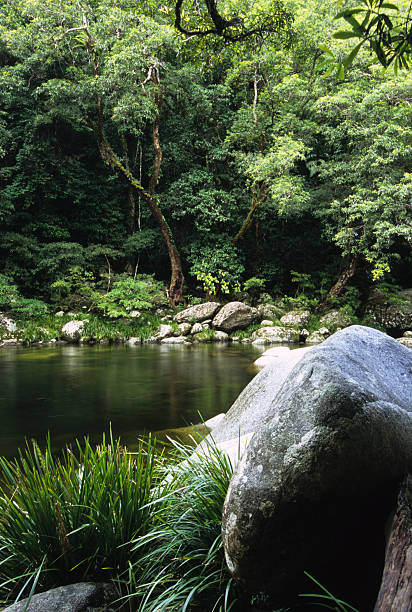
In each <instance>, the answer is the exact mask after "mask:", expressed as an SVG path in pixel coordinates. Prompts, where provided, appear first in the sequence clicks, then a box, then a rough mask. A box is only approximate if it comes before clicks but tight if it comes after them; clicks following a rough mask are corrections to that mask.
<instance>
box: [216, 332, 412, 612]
mask: <svg viewBox="0 0 412 612" xmlns="http://www.w3.org/2000/svg"><path fill="white" fill-rule="evenodd" d="M274 375H275V376H276V369H275V367H273V366H268V367H266V368H265V369H264V370H262V372H261V373H260V374H259V375H258V376H257V377H256V378H255V379H254V380H253V381H252V383H250V385H249V387H248V388H247V391H246V390H245V391H246V393H245V392H243V394H241V395H240V396H239V398H238V400H237V406H236V412H237V413H238V414H239V417H241V416H242V414H243V413H244V412H245V411H246V412H251V406H256V407H258V411H259V404H260V401H261V400H263V403H264V409H263V410H262V409H260V418H257V419H256V420H254V422H253V423H251V426H252V427H255V428H256V433H255V434H254V436H253V438H252V440H251V442H250V444H249V446H248V447H247V449H246V451H245V453H244V455H243V457H242V459H241V461H240V462H239V464H238V466H237V469H236V471H235V473H234V475H233V478H232V480H231V483H230V486H229V490H228V493H227V497H226V501H225V504H224V512H223V524H222V534H223V540H224V547H225V554H226V560H227V564H228V567H229V569H230V571H231V572H232V574H233V576H234V577H235V578H236V579H237V580H238V581H239V582H240V583H241V585H242V587H243V589H244V591H245V593H246V594H248V595H249V596H253V595H254V594H256V593H264V594H265V596H267V598H268V601H269V602H270V604H272V605H273V606H274V607H275V606H281V605H283V606H284V605H289V603H290V601H291V599H293V598H294V595H295V596H297V595H298V593H302V592H308V590H307V589H308V588H311V587H310V585H309V584H308V583H305V577H304V571H307V572H309V573H310V574H311V575H312V576H314V577H315V578H316V579H317V580H319V581H320V582H321V583H322V584H325V585H327V587H328V589H329V590H330V591H331V592H333V593H338V594H339V596H340V597H341V598H342V599H346V600H347V601H351V603H352V604H354V605H356V607H360V609H362V610H372V609H373V603H374V599H375V598H376V594H377V591H378V588H379V583H380V578H381V570H382V564H383V557H384V525H385V521H386V518H387V516H388V514H389V512H390V510H391V507H392V505H393V504H394V502H395V499H396V490H397V487H398V484H399V482H400V481H401V480H402V478H403V476H404V474H405V472H406V471H407V470H411V468H412V405H411V402H412V400H411V398H412V353H411V352H410V350H409V349H407V348H405V347H404V346H402V345H401V344H399V343H398V342H396V340H393V339H392V338H390V337H388V336H386V335H385V334H383V333H381V332H379V331H377V330H374V329H370V328H366V327H361V326H352V327H349V328H347V329H345V330H342V331H339V332H337V333H336V334H334V335H333V336H332V337H331V338H329V339H328V340H326V341H325V342H324V343H322V345H320V346H317V347H313V348H312V349H311V350H310V351H308V352H307V353H306V354H305V355H304V356H303V358H302V359H301V360H300V361H299V362H298V363H297V364H296V366H295V367H294V368H293V369H292V371H291V372H290V373H289V376H288V377H287V378H286V380H285V381H284V382H283V384H282V385H281V387H280V385H278V384H277V381H276V378H275V376H274ZM272 378H275V380H272ZM263 385H264V386H265V387H266V393H265V394H264V395H263V397H262V386H263ZM271 390H272V396H271V397H270V398H269V397H268V394H269V393H270V391H271ZM242 395H243V398H242ZM235 404H236V402H235ZM231 410H233V409H231ZM229 412H230V411H229ZM238 420H240V418H239V419H238ZM219 427H220V426H218V427H217V428H216V430H215V432H216V431H217V430H219ZM246 431H247V429H246V430H244V429H243V428H241V434H243V433H245V432H246ZM215 432H214V437H215V435H216V433H215ZM257 560H258V562H257ZM270 609H272V608H270Z"/></svg>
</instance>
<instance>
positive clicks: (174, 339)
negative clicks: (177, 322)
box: [160, 336, 188, 344]
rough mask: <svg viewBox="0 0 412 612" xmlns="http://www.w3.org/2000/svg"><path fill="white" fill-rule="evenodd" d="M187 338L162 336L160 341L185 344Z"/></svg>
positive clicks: (162, 342)
mask: <svg viewBox="0 0 412 612" xmlns="http://www.w3.org/2000/svg"><path fill="white" fill-rule="evenodd" d="M187 342H188V339H187V338H186V336H171V337H167V338H163V339H162V340H161V341H160V343H161V344H186V343H187Z"/></svg>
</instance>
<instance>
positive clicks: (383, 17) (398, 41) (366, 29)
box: [334, 0, 412, 74]
mask: <svg viewBox="0 0 412 612" xmlns="http://www.w3.org/2000/svg"><path fill="white" fill-rule="evenodd" d="M410 11H411V3H410V2H407V1H405V2H402V1H400V2H399V1H397V2H396V3H393V2H385V0H362V4H360V5H359V6H356V7H354V8H352V7H351V8H346V9H344V10H343V11H340V12H339V13H338V14H337V15H336V17H335V18H336V19H344V20H345V21H346V27H349V28H350V29H347V30H339V31H338V32H335V34H334V37H335V38H337V39H340V40H347V39H353V38H357V39H358V40H360V42H359V43H358V44H357V45H356V46H355V47H353V48H352V50H351V51H350V53H349V54H348V55H347V56H346V57H345V59H344V61H343V63H342V64H341V65H342V66H344V67H345V68H347V67H348V66H350V65H351V64H352V63H353V61H354V59H355V57H356V55H357V54H358V53H359V49H360V48H361V46H362V45H364V44H368V45H369V47H370V49H371V50H372V51H373V53H374V55H375V57H376V59H377V60H378V61H379V62H380V64H382V66H383V67H384V68H387V67H388V66H390V65H391V64H393V67H394V71H395V74H397V72H398V69H402V68H406V69H407V70H408V69H409V63H408V62H409V61H410V58H411V54H412V43H411V33H412V28H411V23H410V17H409V15H410Z"/></svg>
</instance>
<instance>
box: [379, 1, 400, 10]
mask: <svg viewBox="0 0 412 612" xmlns="http://www.w3.org/2000/svg"><path fill="white" fill-rule="evenodd" d="M381 8H387V9H392V10H394V11H399V7H397V6H396V4H392V3H391V2H383V3H382V4H381Z"/></svg>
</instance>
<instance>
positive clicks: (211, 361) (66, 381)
mask: <svg viewBox="0 0 412 612" xmlns="http://www.w3.org/2000/svg"><path fill="white" fill-rule="evenodd" d="M263 350H264V349H263V348H260V349H256V348H254V347H251V346H249V345H246V346H238V345H236V346H233V345H217V344H215V345H195V346H193V347H187V346H161V345H145V346H136V347H126V346H94V347H88V346H62V347H42V348H28V349H23V348H16V349H13V348H7V349H0V423H1V427H0V454H2V455H8V456H10V455H13V454H15V452H16V449H17V448H18V447H22V446H24V444H25V439H26V438H27V439H30V438H36V439H37V440H38V441H39V442H40V443H41V442H42V441H44V439H45V437H46V435H47V432H48V431H49V432H50V434H51V438H52V445H53V447H54V448H59V447H61V446H63V445H64V444H65V443H66V442H71V441H73V440H74V439H75V438H76V437H83V436H84V435H86V434H89V435H90V437H91V439H92V440H93V441H95V442H98V441H99V440H100V439H101V434H102V432H103V431H106V432H107V431H108V430H109V426H110V424H111V426H112V430H113V432H114V434H115V436H116V437H117V436H119V435H120V436H121V438H122V440H123V441H124V442H125V443H128V444H133V442H134V441H136V437H137V434H138V433H139V432H143V431H156V430H159V429H169V428H174V427H181V426H185V425H188V424H190V423H197V422H199V421H200V418H199V413H200V414H201V415H202V417H203V418H204V419H205V420H206V419H208V418H210V417H212V416H214V415H216V414H218V413H219V412H226V411H227V410H228V408H229V407H230V406H231V404H232V403H233V401H234V400H235V399H236V397H237V396H238V395H239V393H240V392H241V391H242V389H243V388H244V387H245V386H246V385H247V383H248V382H249V381H250V380H251V379H252V377H253V376H254V375H255V373H256V372H254V371H253V370H252V369H251V367H250V364H251V363H252V362H253V361H254V359H256V357H257V355H258V354H260V353H261V352H262V351H263Z"/></svg>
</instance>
